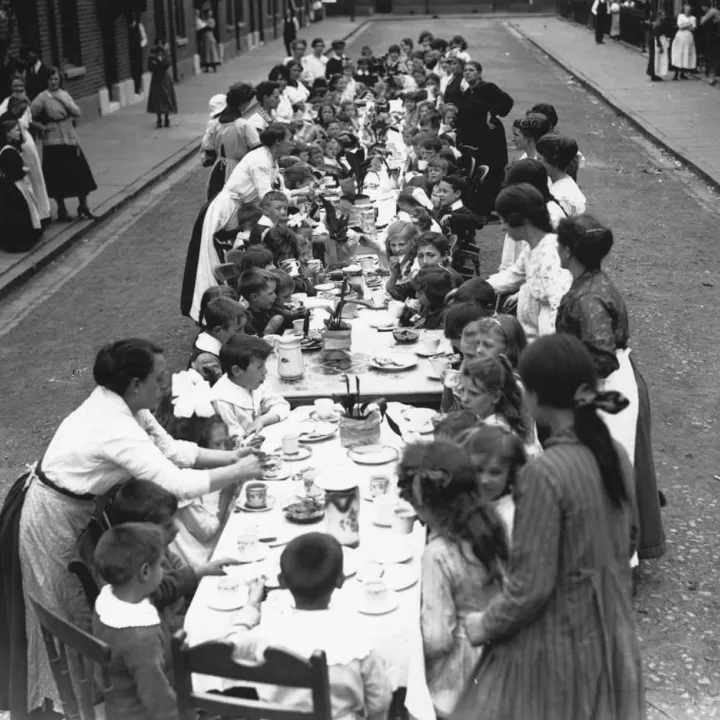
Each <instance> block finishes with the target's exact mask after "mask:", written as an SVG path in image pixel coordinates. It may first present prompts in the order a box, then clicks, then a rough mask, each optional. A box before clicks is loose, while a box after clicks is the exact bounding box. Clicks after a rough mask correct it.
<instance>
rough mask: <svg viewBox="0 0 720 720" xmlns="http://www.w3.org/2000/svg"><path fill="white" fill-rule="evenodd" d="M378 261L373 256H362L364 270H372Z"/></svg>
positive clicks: (361, 264) (361, 262)
mask: <svg viewBox="0 0 720 720" xmlns="http://www.w3.org/2000/svg"><path fill="white" fill-rule="evenodd" d="M376 262H377V261H376V260H375V258H374V257H372V256H365V257H362V258H360V267H361V268H362V269H363V270H372V269H373V268H374V267H375V263H376Z"/></svg>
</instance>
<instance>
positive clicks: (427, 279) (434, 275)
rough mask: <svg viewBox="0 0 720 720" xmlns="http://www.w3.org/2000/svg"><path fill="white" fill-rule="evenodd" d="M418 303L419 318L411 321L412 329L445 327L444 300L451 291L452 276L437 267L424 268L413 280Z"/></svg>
mask: <svg viewBox="0 0 720 720" xmlns="http://www.w3.org/2000/svg"><path fill="white" fill-rule="evenodd" d="M413 284H414V285H415V294H416V298H417V301H418V302H419V303H420V313H419V317H413V318H412V319H411V322H412V325H413V327H416V328H422V329H423V330H440V329H442V328H443V327H444V326H445V311H446V309H447V308H446V306H445V298H446V297H447V295H448V293H449V292H450V291H451V290H452V289H453V287H454V286H453V278H452V276H451V275H450V274H449V273H448V272H446V271H445V270H443V269H442V268H439V267H430V268H424V269H422V270H420V272H418V274H417V275H416V276H415V277H414V278H413Z"/></svg>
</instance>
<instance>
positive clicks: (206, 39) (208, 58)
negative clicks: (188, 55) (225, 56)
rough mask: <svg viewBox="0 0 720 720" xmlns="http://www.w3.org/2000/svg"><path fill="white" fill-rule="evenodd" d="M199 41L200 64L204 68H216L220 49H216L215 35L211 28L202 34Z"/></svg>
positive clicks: (218, 63) (218, 62)
mask: <svg viewBox="0 0 720 720" xmlns="http://www.w3.org/2000/svg"><path fill="white" fill-rule="evenodd" d="M200 42H201V45H200V64H201V65H202V66H203V67H204V68H208V67H211V68H216V67H217V66H218V65H220V51H219V50H218V44H217V41H216V40H215V35H214V34H213V33H212V31H211V30H207V31H206V32H204V33H203V34H202V40H201V41H200Z"/></svg>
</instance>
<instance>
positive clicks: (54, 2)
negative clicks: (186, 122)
mask: <svg viewBox="0 0 720 720" xmlns="http://www.w3.org/2000/svg"><path fill="white" fill-rule="evenodd" d="M288 2H289V0H14V2H13V0H0V10H1V9H2V7H3V6H4V7H5V8H6V12H5V18H4V20H3V22H2V23H0V25H1V27H0V34H2V33H3V32H4V33H5V34H6V37H5V38H4V42H5V43H7V44H9V46H10V48H11V52H17V50H18V49H19V47H20V45H21V44H23V43H24V44H28V45H33V46H36V47H38V48H39V49H40V53H41V56H42V59H43V62H45V63H46V64H52V65H56V66H58V67H59V68H60V69H61V71H62V72H63V76H64V87H65V88H66V89H67V90H68V92H70V94H71V95H72V96H73V98H75V100H76V101H77V102H78V104H79V105H80V106H81V108H82V110H83V113H84V114H85V115H86V116H92V115H97V114H106V113H108V112H112V111H113V110H114V109H116V108H117V107H120V106H122V105H126V104H129V103H134V102H140V101H142V99H143V96H142V94H138V93H136V92H135V90H136V89H142V87H143V85H145V87H147V83H148V82H149V77H148V74H147V72H146V70H147V55H148V50H149V48H150V46H151V45H152V43H153V41H154V39H155V37H156V36H161V37H164V38H165V39H166V41H167V42H168V43H169V44H170V47H171V54H172V58H173V68H172V72H173V74H174V76H175V79H176V80H177V81H182V80H183V78H185V77H187V76H189V75H192V74H193V73H197V72H199V62H198V56H197V52H198V50H197V41H196V33H195V13H196V10H197V9H198V8H203V7H209V8H211V9H212V11H213V14H214V17H215V19H216V23H217V25H216V28H215V36H216V38H217V40H218V41H219V43H220V44H221V48H222V52H223V55H224V57H225V58H226V59H229V58H231V57H233V56H235V55H238V54H240V53H242V52H247V51H250V50H252V49H253V48H255V47H257V46H259V45H260V44H262V43H264V42H266V41H269V40H272V39H275V38H277V37H282V31H283V18H284V12H285V7H286V3H288ZM310 5H311V0H295V7H296V8H297V10H298V14H299V19H300V22H301V24H302V25H304V24H305V23H306V22H307V18H308V12H309V6H310ZM10 8H12V10H13V12H10ZM8 18H9V20H8ZM0 19H2V13H1V12H0ZM138 22H139V23H141V24H142V27H143V28H144V31H145V34H146V36H147V40H148V43H147V46H146V47H145V48H144V49H140V48H139V44H138V38H139V30H138V26H137V23H138ZM131 48H133V50H132V51H131ZM141 73H142V74H143V75H144V77H141V76H140V74H141ZM133 74H134V75H135V76H136V80H139V84H138V86H136V82H135V81H134V80H133Z"/></svg>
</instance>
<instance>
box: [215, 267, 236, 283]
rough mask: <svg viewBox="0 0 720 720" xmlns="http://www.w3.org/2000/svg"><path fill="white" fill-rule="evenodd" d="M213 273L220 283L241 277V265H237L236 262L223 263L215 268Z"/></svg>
mask: <svg viewBox="0 0 720 720" xmlns="http://www.w3.org/2000/svg"><path fill="white" fill-rule="evenodd" d="M213 275H214V276H215V280H217V281H218V283H219V284H222V283H225V282H227V281H228V280H233V279H235V278H237V277H240V266H239V265H235V263H223V264H222V265H218V266H217V267H214V268H213Z"/></svg>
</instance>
